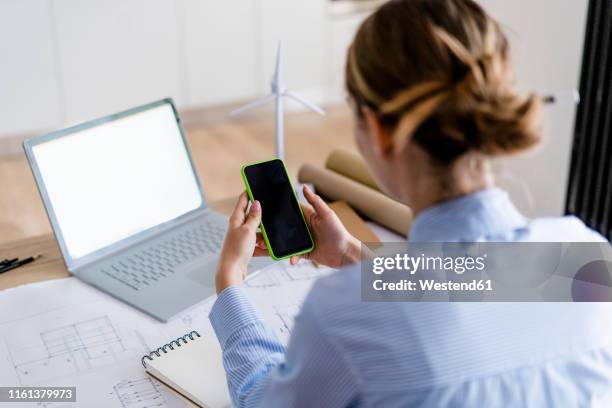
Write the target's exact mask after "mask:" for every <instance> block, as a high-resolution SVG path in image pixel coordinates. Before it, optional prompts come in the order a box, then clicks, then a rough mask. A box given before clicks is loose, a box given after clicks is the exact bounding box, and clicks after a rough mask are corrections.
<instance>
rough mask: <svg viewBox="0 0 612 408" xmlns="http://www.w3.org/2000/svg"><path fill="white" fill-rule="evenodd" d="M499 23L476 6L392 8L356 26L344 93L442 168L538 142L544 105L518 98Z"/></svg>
mask: <svg viewBox="0 0 612 408" xmlns="http://www.w3.org/2000/svg"><path fill="white" fill-rule="evenodd" d="M513 82H514V75H513V71H512V66H511V61H510V55H509V46H508V41H507V39H506V37H505V36H504V34H503V32H502V30H501V28H500V27H499V24H498V23H497V22H496V21H495V20H493V19H492V18H491V17H490V16H489V15H487V14H486V13H485V12H484V11H483V10H482V8H480V6H478V5H477V4H476V3H474V2H473V1H471V0H392V1H389V2H388V3H386V4H385V5H383V6H382V7H381V8H380V9H379V10H378V11H376V12H375V13H374V14H373V15H372V16H370V17H369V18H368V19H367V20H366V21H365V22H364V23H363V24H362V25H361V27H360V29H359V31H358V32H357V35H356V36H355V39H354V41H353V43H352V45H351V46H350V48H349V54H348V58H347V65H346V86H347V89H348V92H349V94H350V95H351V96H352V98H353V99H354V100H355V101H356V102H357V105H358V106H359V107H360V109H359V111H361V107H363V106H364V105H365V106H367V107H369V108H370V109H372V110H374V111H375V112H376V113H377V115H378V116H379V118H380V119H381V121H382V122H383V124H386V125H388V126H390V127H392V128H393V129H394V136H393V137H394V149H395V150H396V151H401V150H402V149H403V148H404V146H405V145H406V143H407V142H408V141H414V142H415V143H418V144H419V145H420V146H421V147H423V148H424V149H425V150H426V151H427V152H428V153H429V154H430V155H431V156H432V157H433V158H435V159H436V160H437V161H438V162H440V163H450V162H452V161H454V160H455V159H456V158H458V157H460V156H461V155H463V154H464V153H466V152H468V151H479V152H481V153H484V154H488V155H497V154H509V153H515V152H518V151H522V150H524V149H527V148H529V147H531V146H533V145H535V144H536V143H538V142H539V140H540V137H541V135H540V126H539V117H540V108H541V104H542V102H541V98H539V97H538V96H536V95H534V94H530V95H526V96H522V95H519V94H517V93H516V91H515V90H514V86H513V85H514V84H513Z"/></svg>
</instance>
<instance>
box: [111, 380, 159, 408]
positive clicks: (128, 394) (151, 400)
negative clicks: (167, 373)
mask: <svg viewBox="0 0 612 408" xmlns="http://www.w3.org/2000/svg"><path fill="white" fill-rule="evenodd" d="M159 387H160V384H158V383H157V382H156V381H154V380H152V379H151V378H148V377H146V378H140V379H138V380H129V381H122V382H120V383H119V384H116V385H114V386H113V390H114V391H115V394H116V395H117V398H118V399H119V402H121V405H122V406H123V407H124V408H153V407H166V406H167V404H166V400H165V398H164V396H163V395H162V393H161V391H160V388H159Z"/></svg>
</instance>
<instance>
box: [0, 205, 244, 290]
mask: <svg viewBox="0 0 612 408" xmlns="http://www.w3.org/2000/svg"><path fill="white" fill-rule="evenodd" d="M235 202H236V198H228V199H225V200H221V201H215V202H212V203H210V207H211V208H212V209H213V210H215V211H218V212H220V213H223V214H230V213H231V211H232V209H233V208H234V204H235ZM38 254H40V255H42V257H41V258H40V259H38V260H36V261H34V262H32V263H29V264H27V265H24V266H22V267H19V268H17V269H13V270H12V271H9V272H5V273H1V274H0V290H2V289H7V288H12V287H15V286H19V285H25V284H26V283H32V282H40V281H46V280H51V279H60V278H66V277H68V276H70V274H69V273H68V270H67V269H66V265H64V260H63V259H62V255H61V253H60V251H59V248H58V246H57V242H56V241H55V237H54V236H53V235H51V234H47V235H40V236H37V237H32V238H26V239H22V240H18V241H14V242H9V243H6V244H0V260H2V259H4V258H17V257H19V258H27V257H29V256H33V255H38Z"/></svg>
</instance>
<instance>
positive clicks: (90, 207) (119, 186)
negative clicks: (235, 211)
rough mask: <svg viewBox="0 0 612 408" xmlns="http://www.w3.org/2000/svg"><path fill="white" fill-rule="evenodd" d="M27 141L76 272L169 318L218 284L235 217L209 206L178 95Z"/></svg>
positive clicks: (256, 263)
mask: <svg viewBox="0 0 612 408" xmlns="http://www.w3.org/2000/svg"><path fill="white" fill-rule="evenodd" d="M24 150H25V153H26V156H27V158H28V161H29V163H30V167H31V169H32V173H33V174H34V178H35V180H36V183H37V185H38V189H39V192H40V195H41V197H42V201H43V203H44V206H45V208H46V210H47V215H48V216H49V221H50V222H51V226H52V228H53V232H54V234H55V237H56V239H57V242H58V245H59V248H60V250H61V253H62V256H63V258H64V262H65V264H66V267H67V269H68V271H69V272H70V273H71V274H72V275H74V276H76V277H77V278H79V279H81V280H83V281H84V282H87V283H89V284H91V285H93V286H95V287H96V288H99V289H101V290H103V291H104V292H107V293H109V294H111V295H113V296H115V297H117V298H118V299H121V300H123V301H124V302H126V303H128V304H130V305H132V306H134V307H136V308H138V309H140V310H142V311H144V312H146V313H148V314H150V315H151V316H153V317H155V318H157V319H159V320H161V321H168V320H169V319H171V318H172V317H174V316H176V315H177V314H179V313H180V312H181V311H184V310H185V309H187V308H189V307H191V306H193V305H195V304H197V303H198V302H201V301H202V300H204V299H206V298H208V297H209V296H211V295H213V294H214V293H215V277H214V275H215V270H216V266H217V262H218V257H219V252H220V248H221V245H222V242H223V239H224V235H225V231H226V229H227V218H226V217H225V216H223V215H221V214H218V213H216V212H214V211H212V210H211V209H210V208H208V205H207V202H206V199H205V197H204V193H203V192H202V189H201V188H200V181H199V179H198V176H197V174H196V172H195V170H194V166H193V161H192V158H191V154H190V151H189V148H188V147H187V143H186V141H185V136H184V133H183V129H182V126H181V122H180V119H179V116H178V113H177V110H176V108H175V106H174V103H173V102H172V100H171V99H164V100H161V101H157V102H153V103H150V104H148V105H144V106H140V107H137V108H134V109H130V110H127V111H125V112H121V113H118V114H115V115H110V116H106V117H104V118H101V119H97V120H93V121H91V122H87V123H83V124H80V125H77V126H74V127H70V128H68V129H64V130H60V131H57V132H53V133H51V134H48V135H45V136H40V137H35V138H32V139H29V140H26V141H25V142H24ZM270 262H271V260H269V259H265V258H255V259H254V260H253V262H251V265H249V271H254V270H257V269H261V268H263V267H264V266H266V265H267V264H268V263H270Z"/></svg>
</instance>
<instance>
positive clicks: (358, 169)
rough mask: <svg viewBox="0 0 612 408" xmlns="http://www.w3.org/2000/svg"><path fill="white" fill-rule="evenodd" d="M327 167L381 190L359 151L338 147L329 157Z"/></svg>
mask: <svg viewBox="0 0 612 408" xmlns="http://www.w3.org/2000/svg"><path fill="white" fill-rule="evenodd" d="M325 167H327V168H328V169H330V170H332V171H335V172H336V173H338V174H342V175H343V176H345V177H348V178H350V179H352V180H355V181H358V182H360V183H361V184H365V185H366V186H368V187H370V188H373V189H374V190H377V191H380V189H379V188H378V185H376V182H375V181H374V177H372V173H371V172H370V169H369V168H368V165H367V164H366V162H365V160H363V157H361V155H360V154H359V153H356V152H352V151H350V150H345V149H336V150H334V151H332V152H331V153H330V155H329V156H328V157H327V161H326V162H325Z"/></svg>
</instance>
